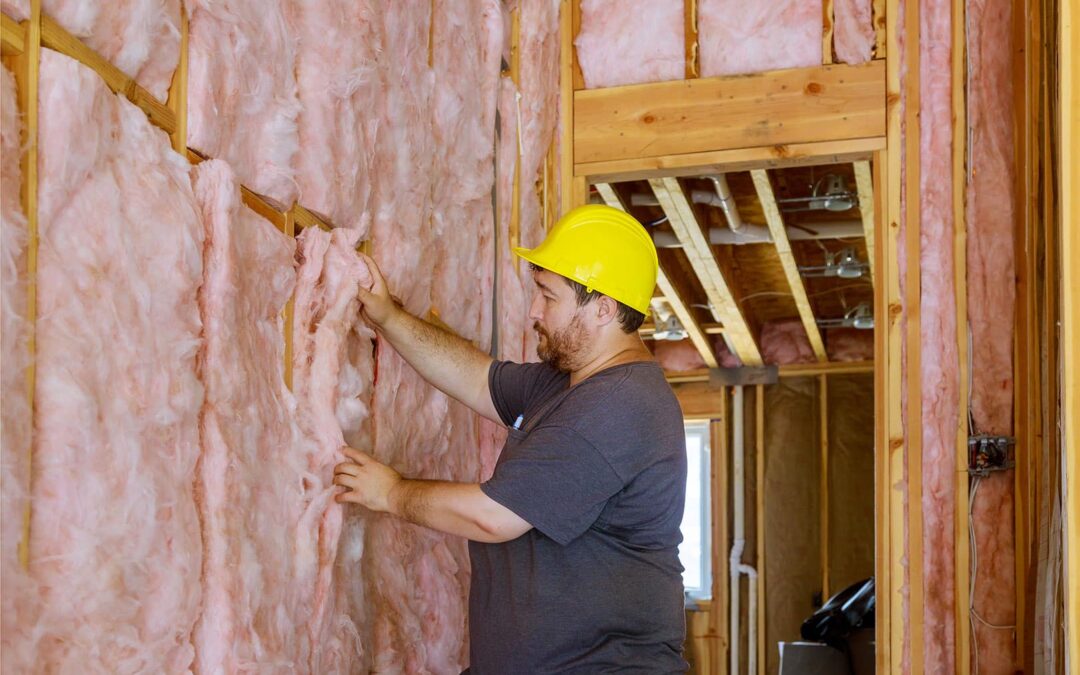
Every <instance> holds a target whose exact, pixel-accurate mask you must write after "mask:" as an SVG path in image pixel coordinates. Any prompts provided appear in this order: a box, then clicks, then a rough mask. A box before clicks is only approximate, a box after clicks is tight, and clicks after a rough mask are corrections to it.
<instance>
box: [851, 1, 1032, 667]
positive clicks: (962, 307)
mask: <svg viewBox="0 0 1080 675" xmlns="http://www.w3.org/2000/svg"><path fill="white" fill-rule="evenodd" d="M966 12H967V1H966V0H952V90H951V98H952V108H953V110H952V186H953V192H952V196H953V274H954V277H953V288H954V294H955V295H954V297H955V302H956V347H957V350H956V355H957V373H956V376H957V383H958V384H959V389H958V392H957V404H958V405H957V415H956V441H955V442H956V445H955V448H956V449H955V453H956V465H955V470H956V480H955V482H954V485H955V486H956V487H955V498H954V500H953V516H954V526H953V546H954V550H955V557H954V558H953V562H954V565H955V568H954V573H953V581H954V592H953V596H954V603H953V605H954V608H953V613H954V616H955V618H954V621H955V622H956V624H955V630H954V635H955V636H956V637H955V643H954V659H955V664H956V675H968V674H969V673H970V672H971V646H970V645H971V605H970V604H969V598H968V593H969V590H968V589H969V587H970V585H969V582H970V577H971V570H970V567H969V565H970V555H971V552H970V550H969V543H968V542H969V538H968V509H967V496H968V490H969V489H970V486H969V479H968V473H967V464H968V462H967V439H968V416H967V411H968V409H969V402H968V397H969V396H970V392H969V391H968V371H969V369H970V365H969V363H968V306H967V208H966V192H967V191H966V187H967V162H966V158H967V67H966V64H967V54H966V49H967V34H966V33H967V30H966V22H967V19H966ZM867 246H869V242H868V243H867ZM1018 409H1019V408H1018ZM1022 578H1023V577H1022V576H1018V577H1017V588H1018V589H1023V588H1024V584H1023V583H1021V582H1020V579H1022ZM1017 625H1021V624H1019V623H1018V624H1017ZM1019 634H1020V633H1019V632H1018V633H1017V635H1019Z"/></svg>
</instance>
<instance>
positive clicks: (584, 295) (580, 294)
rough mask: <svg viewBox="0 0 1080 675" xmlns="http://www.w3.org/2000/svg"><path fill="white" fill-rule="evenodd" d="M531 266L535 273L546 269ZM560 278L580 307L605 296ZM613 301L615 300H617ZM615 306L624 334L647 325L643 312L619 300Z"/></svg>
mask: <svg viewBox="0 0 1080 675" xmlns="http://www.w3.org/2000/svg"><path fill="white" fill-rule="evenodd" d="M530 266H531V267H532V270H533V271H534V272H536V271H538V270H542V269H544V268H543V267H540V266H539V265H536V264H531V265H530ZM559 278H560V279H562V280H563V281H565V282H566V284H567V285H568V286H569V287H570V288H572V289H573V290H574V295H575V296H576V297H577V304H578V307H584V306H585V305H587V304H589V303H590V302H592V301H593V300H595V299H597V298H599V297H600V296H601V295H603V293H601V292H600V291H596V290H594V291H590V290H588V289H587V288H585V284H581V283H578V282H577V281H574V280H573V279H570V278H568V277H564V276H562V275H561V274H560V275H559ZM609 297H610V296H609ZM611 299H612V300H615V298H611ZM615 304H616V306H617V309H616V313H615V316H616V317H617V318H618V319H619V327H621V328H622V330H623V332H624V333H627V334H630V333H633V332H634V331H636V330H637V329H638V328H641V324H643V323H645V315H644V314H642V313H641V312H639V311H637V310H636V309H634V308H633V307H630V306H629V305H624V304H623V303H621V302H619V301H618V300H615Z"/></svg>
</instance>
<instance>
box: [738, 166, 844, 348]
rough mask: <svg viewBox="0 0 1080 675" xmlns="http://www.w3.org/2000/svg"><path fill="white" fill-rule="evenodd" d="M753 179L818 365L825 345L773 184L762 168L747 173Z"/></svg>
mask: <svg viewBox="0 0 1080 675" xmlns="http://www.w3.org/2000/svg"><path fill="white" fill-rule="evenodd" d="M750 176H751V177H752V178H753V180H754V189H755V190H756V191H757V195H758V199H759V200H760V201H761V207H762V210H763V211H764V213H765V221H766V222H767V223H768V224H769V233H770V234H771V235H772V239H773V245H774V246H776V253H777V254H778V255H779V256H780V264H781V266H782V267H783V268H784V276H785V277H787V281H788V285H789V286H790V287H791V295H792V298H794V300H795V306H796V308H797V309H798V310H799V319H801V320H802V324H803V328H805V329H806V337H807V338H809V340H810V348H811V349H812V350H813V351H814V356H815V357H816V358H817V360H818V361H820V362H825V361H828V360H829V357H828V355H827V354H826V353H825V343H824V341H822V339H821V330H819V329H818V325H817V320H816V319H815V318H814V311H813V309H811V307H810V298H809V297H807V295H806V286H805V285H804V284H803V280H802V276H801V275H800V274H799V265H798V263H796V262H795V254H794V252H792V250H791V242H790V241H789V240H788V235H787V228H786V227H785V226H784V218H783V216H781V215H780V208H779V207H778V206H777V204H776V195H775V194H774V193H773V187H772V182H770V180H769V174H768V173H767V172H766V171H765V170H764V169H754V170H753V171H751V172H750Z"/></svg>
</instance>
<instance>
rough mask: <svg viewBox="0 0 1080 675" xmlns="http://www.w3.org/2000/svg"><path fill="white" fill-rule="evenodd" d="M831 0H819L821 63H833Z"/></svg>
mask: <svg viewBox="0 0 1080 675" xmlns="http://www.w3.org/2000/svg"><path fill="white" fill-rule="evenodd" d="M832 42H833V0H821V63H822V64H824V65H826V66H827V65H829V64H830V63H833V44H832Z"/></svg>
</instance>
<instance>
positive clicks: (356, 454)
mask: <svg viewBox="0 0 1080 675" xmlns="http://www.w3.org/2000/svg"><path fill="white" fill-rule="evenodd" d="M341 452H342V454H344V455H345V456H346V457H348V458H349V459H351V460H352V461H353V462H355V463H357V464H359V465H360V466H363V465H364V464H366V463H368V462H370V461H371V455H368V454H367V453H364V452H360V451H359V450H357V449H356V448H350V447H349V446H347V445H343V446H341Z"/></svg>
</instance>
